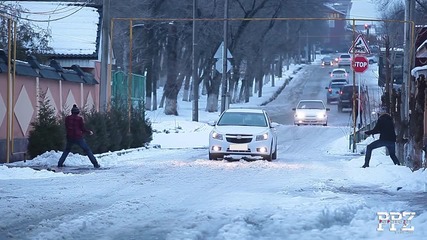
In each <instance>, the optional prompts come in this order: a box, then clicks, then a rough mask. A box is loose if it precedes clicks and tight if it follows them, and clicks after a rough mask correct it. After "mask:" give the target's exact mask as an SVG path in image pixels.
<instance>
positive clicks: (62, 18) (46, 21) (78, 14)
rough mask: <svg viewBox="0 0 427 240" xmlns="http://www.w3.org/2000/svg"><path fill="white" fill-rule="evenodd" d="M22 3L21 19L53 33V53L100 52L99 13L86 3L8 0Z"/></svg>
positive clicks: (87, 53) (85, 53) (80, 53)
mask: <svg viewBox="0 0 427 240" xmlns="http://www.w3.org/2000/svg"><path fill="white" fill-rule="evenodd" d="M5 4H19V5H20V6H21V7H22V8H24V10H25V11H23V12H21V20H22V21H25V20H27V21H30V22H31V24H33V25H36V26H37V27H38V28H40V29H43V30H47V31H49V32H50V34H51V39H50V40H49V46H50V47H51V48H52V49H53V52H52V53H51V54H65V55H94V54H96V53H97V46H98V29H99V23H100V13H99V11H98V9H97V8H95V7H89V6H87V5H85V4H78V3H73V4H70V3H66V2H41V1H28V2H27V1H25V2H22V1H13V2H11V1H7V2H5Z"/></svg>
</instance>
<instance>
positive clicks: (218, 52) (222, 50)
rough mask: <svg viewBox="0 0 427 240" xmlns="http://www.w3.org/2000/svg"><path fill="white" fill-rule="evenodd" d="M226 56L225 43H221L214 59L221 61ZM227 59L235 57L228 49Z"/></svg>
mask: <svg viewBox="0 0 427 240" xmlns="http://www.w3.org/2000/svg"><path fill="white" fill-rule="evenodd" d="M223 56H224V42H222V43H221V45H220V46H219V47H218V49H217V50H216V52H215V55H214V58H217V59H220V58H223ZM227 58H233V55H231V52H230V50H228V48H227Z"/></svg>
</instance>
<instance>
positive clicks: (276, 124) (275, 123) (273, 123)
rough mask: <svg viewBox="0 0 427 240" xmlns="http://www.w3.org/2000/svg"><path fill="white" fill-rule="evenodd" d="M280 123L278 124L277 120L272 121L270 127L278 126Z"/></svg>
mask: <svg viewBox="0 0 427 240" xmlns="http://www.w3.org/2000/svg"><path fill="white" fill-rule="evenodd" d="M279 125H280V124H278V123H277V122H272V123H271V124H270V127H271V128H275V127H278V126H279Z"/></svg>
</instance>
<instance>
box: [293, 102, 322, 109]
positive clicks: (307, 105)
mask: <svg viewBox="0 0 427 240" xmlns="http://www.w3.org/2000/svg"><path fill="white" fill-rule="evenodd" d="M297 108H298V109H324V108H325V106H324V105H323V103H322V102H316V101H307V102H300V103H299V104H298V107H297Z"/></svg>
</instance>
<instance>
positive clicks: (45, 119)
mask: <svg viewBox="0 0 427 240" xmlns="http://www.w3.org/2000/svg"><path fill="white" fill-rule="evenodd" d="M45 96H46V95H45V93H43V94H42V96H41V100H40V101H39V103H40V107H39V110H38V113H37V117H36V118H35V120H34V121H33V122H31V123H30V125H31V127H32V129H31V130H30V132H29V137H28V147H27V151H28V154H29V156H30V158H34V157H36V156H38V155H40V154H42V153H45V152H47V151H51V150H55V151H58V150H62V148H63V146H64V142H65V141H64V140H65V139H64V135H65V130H64V128H63V127H62V125H61V123H60V121H59V120H58V118H57V117H56V115H55V110H54V108H53V107H52V106H51V105H50V101H49V99H47V98H46V97H45Z"/></svg>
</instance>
